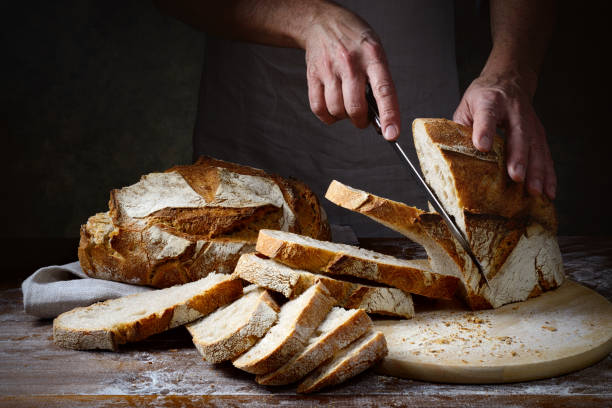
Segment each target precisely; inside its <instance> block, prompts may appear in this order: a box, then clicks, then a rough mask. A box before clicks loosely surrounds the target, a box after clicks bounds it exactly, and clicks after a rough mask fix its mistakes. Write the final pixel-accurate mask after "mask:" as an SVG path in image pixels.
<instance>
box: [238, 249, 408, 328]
mask: <svg viewBox="0 0 612 408" xmlns="http://www.w3.org/2000/svg"><path fill="white" fill-rule="evenodd" d="M234 274H235V275H236V276H237V277H239V278H241V279H244V280H246V281H248V282H250V283H253V284H255V285H259V286H262V287H265V288H267V289H269V290H272V291H275V292H280V293H282V294H283V295H284V296H285V297H287V298H290V299H294V298H296V297H297V296H299V295H301V294H302V293H304V292H305V291H306V290H307V289H308V288H310V287H311V286H313V285H316V284H317V283H319V282H321V283H323V284H324V285H325V287H326V288H327V289H328V290H329V292H330V294H331V295H332V296H333V297H334V298H335V299H336V301H337V304H338V306H341V307H344V308H347V309H364V310H365V311H366V312H367V313H375V314H380V315H387V316H396V317H403V318H405V319H410V318H412V317H414V305H413V302H412V297H411V296H410V294H409V293H406V292H404V291H402V290H400V289H397V288H389V287H383V286H370V285H362V284H360V283H354V282H348V281H344V280H340V279H334V278H330V277H328V276H325V275H318V274H314V273H311V272H308V271H305V270H301V269H293V268H290V267H288V266H286V265H283V264H280V263H277V262H275V261H273V260H271V259H262V258H261V257H258V256H257V254H245V255H243V256H242V257H241V258H240V260H239V261H238V264H237V265H236V269H235V270H234Z"/></svg>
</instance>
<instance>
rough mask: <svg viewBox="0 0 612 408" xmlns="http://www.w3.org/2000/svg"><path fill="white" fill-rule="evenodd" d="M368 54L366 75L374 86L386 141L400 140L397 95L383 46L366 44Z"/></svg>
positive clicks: (372, 43) (373, 89) (369, 42)
mask: <svg viewBox="0 0 612 408" xmlns="http://www.w3.org/2000/svg"><path fill="white" fill-rule="evenodd" d="M364 51H365V52H366V55H367V57H366V64H367V66H366V73H367V75H368V79H369V81H370V85H371V86H372V93H373V94H374V98H375V99H376V104H377V105H378V113H379V117H380V121H381V128H382V129H383V135H384V137H385V139H387V140H389V141H391V140H395V139H397V138H398V136H399V134H400V130H401V119H400V112H399V103H398V101H397V93H396V92H395V86H394V85H393V80H392V79H391V73H390V72H389V68H388V67H387V62H386V58H385V56H384V51H383V49H382V46H381V45H380V43H378V42H373V41H367V42H364Z"/></svg>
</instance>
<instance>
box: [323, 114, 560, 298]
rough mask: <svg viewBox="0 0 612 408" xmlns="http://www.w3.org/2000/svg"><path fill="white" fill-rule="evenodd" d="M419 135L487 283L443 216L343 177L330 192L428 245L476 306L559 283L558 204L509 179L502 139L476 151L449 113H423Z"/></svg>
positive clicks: (430, 174)
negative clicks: (433, 115)
mask: <svg viewBox="0 0 612 408" xmlns="http://www.w3.org/2000/svg"><path fill="white" fill-rule="evenodd" d="M413 133H414V139H415V146H416V148H417V154H418V156H419V161H420V163H421V167H422V169H423V174H424V175H425V178H426V180H427V182H428V184H429V185H430V186H431V187H432V189H434V191H435V193H436V195H437V197H438V198H439V199H440V201H441V202H442V204H443V205H444V208H445V209H446V210H447V211H448V212H449V214H451V215H452V216H453V217H454V218H455V220H456V221H457V224H458V226H459V228H460V229H461V230H462V231H463V233H464V234H465V236H466V237H467V239H468V241H469V243H470V246H471V248H472V250H473V252H474V254H475V255H476V257H477V258H478V260H479V261H480V263H481V264H482V266H483V268H484V273H485V274H486V276H487V279H488V280H489V284H487V282H486V281H485V280H484V279H482V277H481V275H480V273H479V272H478V269H477V267H476V265H474V263H473V262H472V260H471V259H470V257H469V256H468V255H467V254H466V253H465V251H464V250H463V248H462V247H461V245H460V244H459V243H458V242H457V241H456V240H455V239H454V237H453V236H452V235H451V233H450V231H449V230H448V227H447V226H446V224H445V223H444V222H443V220H442V218H441V217H440V215H439V214H437V213H435V212H426V211H423V210H420V209H417V208H414V207H410V206H408V205H405V204H403V203H399V202H396V201H393V200H389V199H385V198H381V197H377V196H375V195H372V194H369V193H367V192H364V191H361V190H357V189H354V188H351V187H348V186H345V185H343V184H342V183H340V182H337V181H333V182H332V183H331V184H330V186H329V188H328V191H327V194H326V198H327V199H329V200H330V201H332V202H334V203H335V204H337V205H340V206H342V207H345V208H347V209H350V210H353V211H357V212H360V213H362V214H364V215H367V216H368V217H370V218H372V219H374V220H376V221H378V222H380V223H382V224H384V225H386V226H387V227H389V228H391V229H394V230H395V231H398V232H400V233H402V234H404V235H405V236H407V237H408V238H410V239H412V240H413V241H415V242H417V243H419V244H421V245H423V247H424V248H425V250H426V251H427V254H428V256H429V261H430V264H431V268H432V270H433V271H435V272H438V273H447V274H453V275H454V276H457V277H459V278H460V279H461V281H462V285H461V288H460V291H459V292H460V294H461V295H462V296H463V297H464V298H465V300H466V301H467V303H468V304H469V305H470V307H471V308H472V309H486V308H491V307H499V306H502V305H504V304H507V303H512V302H517V301H522V300H525V299H527V298H529V297H531V296H537V295H538V294H540V293H542V291H545V290H549V289H553V288H556V287H558V286H559V285H560V284H561V283H562V282H563V279H564V273H563V262H562V259H561V252H560V250H559V246H558V244H557V239H556V225H557V221H556V215H555V211H554V207H553V205H552V203H551V202H550V201H549V200H548V199H546V198H545V197H541V196H538V197H532V196H530V195H529V194H528V193H527V192H526V190H525V187H524V185H523V184H517V183H514V182H513V181H512V180H510V178H509V177H508V175H507V173H506V167H505V156H504V146H503V142H502V140H501V139H499V138H496V139H495V143H494V148H493V150H492V151H491V152H489V153H481V152H478V151H477V150H476V149H475V148H474V147H473V146H472V145H471V130H470V129H469V128H467V127H465V126H462V125H459V124H456V123H453V122H451V121H448V120H444V119H417V120H415V122H414V124H413Z"/></svg>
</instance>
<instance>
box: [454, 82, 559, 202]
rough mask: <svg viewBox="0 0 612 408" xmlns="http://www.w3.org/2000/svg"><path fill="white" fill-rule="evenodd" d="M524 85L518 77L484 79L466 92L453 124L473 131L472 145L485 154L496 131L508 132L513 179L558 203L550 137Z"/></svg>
mask: <svg viewBox="0 0 612 408" xmlns="http://www.w3.org/2000/svg"><path fill="white" fill-rule="evenodd" d="M520 82H521V81H520V77H518V76H514V75H502V76H498V75H481V76H480V77H479V78H476V79H475V80H474V82H472V84H471V85H470V86H469V87H468V89H467V90H466V91H465V94H464V95H463V99H462V100H461V102H460V103H459V107H458V108H457V110H456V111H455V114H454V117H453V120H454V121H455V122H458V123H462V124H464V125H467V126H472V127H473V129H474V130H473V133H472V142H473V143H474V146H475V147H476V148H477V149H478V150H480V151H483V152H486V151H489V150H490V149H491V147H492V144H493V135H494V134H495V132H496V128H497V127H498V126H499V127H502V128H504V129H505V131H506V148H507V150H506V152H507V156H506V157H507V168H508V175H509V176H510V178H512V180H514V181H516V182H522V181H526V185H527V189H528V191H529V193H530V194H532V195H538V194H542V192H545V193H546V195H547V196H548V197H549V198H550V199H554V198H555V194H556V188H557V178H556V176H555V169H554V166H553V160H552V156H551V154H550V150H549V148H548V143H547V142H546V133H545V131H544V127H543V126H542V124H541V123H540V120H539V119H538V117H537V115H536V113H535V111H534V109H533V106H532V104H531V95H530V93H529V92H527V91H525V87H521V86H520V85H519V84H520ZM534 88H535V87H534Z"/></svg>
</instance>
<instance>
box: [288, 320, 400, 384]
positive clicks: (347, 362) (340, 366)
mask: <svg viewBox="0 0 612 408" xmlns="http://www.w3.org/2000/svg"><path fill="white" fill-rule="evenodd" d="M387 353H388V349H387V341H386V340H385V336H384V335H383V334H382V332H379V331H376V332H375V331H370V332H368V333H366V334H364V335H363V336H362V337H360V338H359V339H357V340H355V341H354V342H353V343H351V344H349V345H348V346H347V347H345V348H344V349H342V350H340V351H339V352H338V353H336V355H335V356H334V357H333V358H332V360H331V361H329V362H327V363H326V364H324V365H322V366H320V367H319V368H318V369H316V370H315V371H314V372H313V373H312V374H310V375H309V376H308V377H307V378H306V379H305V380H304V381H303V382H302V383H301V384H300V385H299V386H298V388H297V392H299V393H310V392H315V391H318V390H320V389H321V388H324V387H329V386H331V385H335V384H340V383H341V382H343V381H345V380H347V379H349V378H351V377H354V376H356V375H357V374H359V373H361V372H363V371H365V370H367V369H368V368H370V367H372V366H373V365H374V364H376V362H378V361H379V360H381V359H383V358H384V357H385V356H386V355H387Z"/></svg>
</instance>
